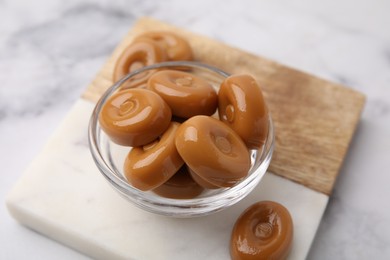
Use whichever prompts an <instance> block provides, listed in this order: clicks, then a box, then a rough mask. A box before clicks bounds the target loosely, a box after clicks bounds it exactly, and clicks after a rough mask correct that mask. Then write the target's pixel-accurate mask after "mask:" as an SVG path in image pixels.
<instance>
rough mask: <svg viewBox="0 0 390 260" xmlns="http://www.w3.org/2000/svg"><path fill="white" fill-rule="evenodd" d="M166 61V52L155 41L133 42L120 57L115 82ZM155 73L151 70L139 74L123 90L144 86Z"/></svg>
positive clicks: (114, 76) (116, 67) (115, 70)
mask: <svg viewBox="0 0 390 260" xmlns="http://www.w3.org/2000/svg"><path fill="white" fill-rule="evenodd" d="M166 59H167V56H166V52H165V51H164V49H162V48H161V46H160V45H158V44H157V43H155V42H154V41H152V40H150V39H143V40H142V41H141V40H140V41H137V42H133V43H132V44H130V45H129V46H128V47H127V48H126V49H125V50H124V51H123V52H122V53H121V55H120V56H119V58H118V60H117V62H116V64H115V68H114V75H113V80H114V82H117V81H118V80H120V79H121V78H123V77H124V76H126V75H127V74H128V73H130V72H133V71H135V70H137V69H140V68H142V67H144V66H149V65H153V64H155V63H158V62H162V61H165V60H166ZM154 72H155V70H149V71H147V72H144V73H141V74H138V75H136V76H134V77H132V78H131V79H129V80H128V81H126V82H125V83H124V84H123V85H122V88H130V87H136V86H138V85H140V84H143V83H145V82H146V81H147V80H148V78H149V77H150V75H152V74H153V73H154Z"/></svg>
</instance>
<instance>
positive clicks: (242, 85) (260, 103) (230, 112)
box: [218, 74, 268, 149]
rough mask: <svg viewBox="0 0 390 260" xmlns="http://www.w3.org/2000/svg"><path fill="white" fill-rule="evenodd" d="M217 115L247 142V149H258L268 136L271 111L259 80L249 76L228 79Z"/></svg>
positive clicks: (220, 96)
mask: <svg viewBox="0 0 390 260" xmlns="http://www.w3.org/2000/svg"><path fill="white" fill-rule="evenodd" d="M218 113H219V118H220V120H221V121H223V122H224V123H226V124H227V125H229V126H230V127H231V128H232V129H233V130H234V131H236V132H237V134H238V135H239V136H240V137H241V138H242V139H243V140H244V142H245V144H246V145H247V146H248V148H251V149H257V148H259V147H261V145H263V144H264V142H265V140H266V138H267V134H268V109H267V106H266V104H265V101H264V98H263V94H262V92H261V89H260V87H259V85H258V84H257V82H256V80H255V79H254V78H253V77H252V76H249V75H245V74H242V75H232V76H230V77H228V78H226V79H225V80H224V81H223V82H222V84H221V87H220V89H219V92H218Z"/></svg>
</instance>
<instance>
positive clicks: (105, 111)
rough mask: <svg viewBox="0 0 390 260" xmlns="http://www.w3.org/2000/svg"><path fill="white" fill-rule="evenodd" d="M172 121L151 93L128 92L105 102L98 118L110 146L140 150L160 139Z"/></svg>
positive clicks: (148, 91)
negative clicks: (114, 144) (143, 146)
mask: <svg viewBox="0 0 390 260" xmlns="http://www.w3.org/2000/svg"><path fill="white" fill-rule="evenodd" d="M171 117H172V114H171V110H170V108H169V106H168V105H167V104H166V103H165V101H164V100H163V99H162V98H161V97H160V96H159V95H157V94H156V93H154V92H153V91H150V90H146V89H127V90H123V91H120V92H117V93H115V94H114V95H112V96H111V97H110V98H109V99H108V100H107V101H106V103H105V104H104V105H103V107H102V110H101V112H100V114H99V123H100V126H101V128H102V129H103V131H104V132H105V133H106V134H107V135H108V136H109V137H110V139H111V140H112V141H113V142H115V143H117V144H119V145H124V146H140V145H145V144H147V143H149V142H151V141H153V140H155V139H156V138H157V137H158V136H159V135H161V134H162V133H163V132H164V131H165V130H166V129H167V128H168V126H169V124H170V121H171Z"/></svg>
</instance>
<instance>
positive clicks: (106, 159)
mask: <svg viewBox="0 0 390 260" xmlns="http://www.w3.org/2000/svg"><path fill="white" fill-rule="evenodd" d="M155 69H180V70H184V71H187V72H189V73H193V74H196V75H198V76H201V77H203V78H204V79H206V80H207V81H208V82H209V83H210V84H212V85H213V87H214V88H215V89H216V90H217V91H218V89H219V86H220V84H221V82H222V81H223V80H224V78H226V77H228V76H229V74H228V73H226V72H224V71H222V70H220V69H218V68H215V67H213V66H210V65H207V64H203V63H199V62H187V61H178V62H164V63H158V64H154V65H151V66H147V67H143V68H141V69H139V70H137V71H134V72H132V73H129V74H128V75H127V76H125V77H124V78H123V79H121V80H120V81H118V82H117V83H115V84H114V85H113V86H111V87H110V88H109V89H108V90H107V91H106V92H105V93H104V94H103V95H102V97H101V98H100V100H99V101H98V102H97V104H96V107H95V109H94V110H93V113H92V116H91V119H90V123H89V129H88V140H89V147H90V151H91V154H92V157H93V159H94V161H95V163H96V165H97V167H98V168H99V170H100V172H101V173H102V175H103V176H104V177H105V178H106V179H107V181H108V183H109V184H110V185H111V186H112V187H113V188H114V189H115V190H116V191H117V192H119V194H120V195H122V196H123V197H124V198H125V199H127V200H128V201H130V202H132V203H133V204H135V205H136V206H138V207H140V208H141V209H144V210H146V211H149V212H152V213H156V214H160V215H165V216H171V217H195V216H202V215H208V214H211V213H214V212H217V211H220V210H222V209H224V208H227V207H229V206H231V205H233V204H235V203H237V202H238V201H240V200H241V199H243V198H244V197H245V196H247V195H248V194H249V193H250V192H251V191H252V190H253V189H254V188H255V187H256V185H257V184H258V183H259V181H260V180H261V178H262V177H263V176H264V174H265V172H266V170H267V168H268V166H269V164H270V161H271V157H272V153H273V148H274V129H273V125H272V120H271V116H269V129H268V137H267V139H266V142H265V144H264V146H263V147H262V148H260V149H258V150H250V156H251V168H250V170H249V173H248V176H247V177H246V178H245V179H244V180H242V181H241V182H239V183H238V184H236V185H235V186H233V187H230V188H220V189H210V190H209V189H206V190H205V191H203V192H202V193H201V194H200V195H198V196H197V197H195V198H192V199H170V198H165V197H161V196H159V195H157V194H155V193H154V192H152V191H147V192H145V191H141V190H138V189H136V188H134V187H132V186H131V185H130V184H129V183H128V182H127V180H126V178H125V177H124V174H123V164H124V160H125V157H126V155H127V153H128V152H129V151H130V149H131V147H125V146H120V145H117V144H115V143H113V142H112V141H111V140H110V139H109V138H108V136H107V135H106V134H105V133H104V131H103V130H102V129H101V127H100V125H99V120H98V118H99V113H100V111H101V109H102V106H103V105H104V103H105V102H106V100H107V99H108V98H109V97H110V96H111V95H113V94H114V93H116V92H117V91H118V90H119V89H120V88H121V86H122V85H124V83H125V82H126V81H127V80H129V79H131V78H132V77H137V75H138V76H139V75H141V73H146V72H147V71H149V70H155ZM214 116H215V115H214Z"/></svg>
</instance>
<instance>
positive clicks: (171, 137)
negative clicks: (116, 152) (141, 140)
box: [124, 122, 184, 191]
mask: <svg viewBox="0 0 390 260" xmlns="http://www.w3.org/2000/svg"><path fill="white" fill-rule="evenodd" d="M179 125H180V124H179V123H176V122H172V123H171V124H170V125H169V128H168V129H167V130H166V131H165V132H164V134H162V136H161V137H159V138H158V139H156V140H155V141H153V142H151V143H149V144H147V145H144V146H140V147H134V148H133V149H132V150H131V151H130V152H129V154H128V155H127V157H126V159H125V164H124V173H125V176H126V179H127V180H128V181H129V183H130V184H132V185H133V186H134V187H135V188H137V189H140V190H144V191H145V190H151V189H154V188H156V187H158V186H160V185H162V184H163V183H164V182H166V181H168V180H169V179H170V178H171V177H172V176H173V175H174V174H175V173H176V172H177V171H178V170H179V169H180V167H181V166H182V165H183V164H184V162H183V160H182V159H181V157H180V155H179V153H178V152H177V150H176V146H175V136H176V131H177V129H178V128H179Z"/></svg>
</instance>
